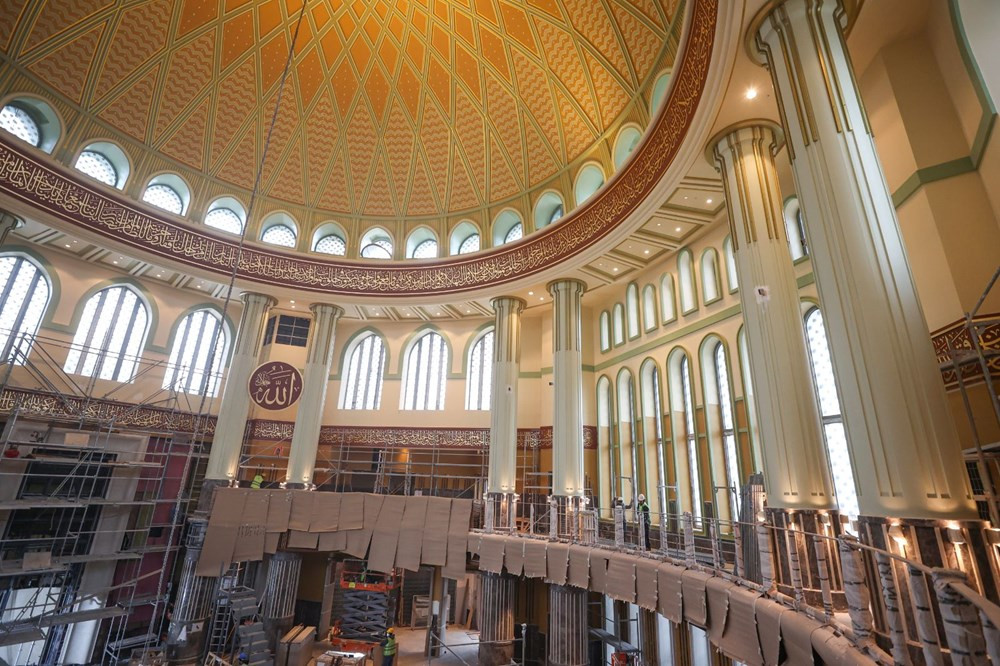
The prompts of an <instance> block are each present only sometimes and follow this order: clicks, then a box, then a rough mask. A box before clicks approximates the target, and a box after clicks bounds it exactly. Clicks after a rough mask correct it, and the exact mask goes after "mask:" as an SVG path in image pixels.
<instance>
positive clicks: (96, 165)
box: [73, 150, 118, 187]
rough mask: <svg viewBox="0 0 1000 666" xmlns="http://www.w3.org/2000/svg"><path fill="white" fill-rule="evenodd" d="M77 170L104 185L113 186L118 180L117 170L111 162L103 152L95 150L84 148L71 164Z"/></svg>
mask: <svg viewBox="0 0 1000 666" xmlns="http://www.w3.org/2000/svg"><path fill="white" fill-rule="evenodd" d="M73 166H74V168H76V170H77V171H79V172H81V173H85V174H87V175H88V176H90V177H91V178H93V179H94V180H98V181H100V182H102V183H104V184H105V185H111V186H112V187H114V186H115V183H117V182H118V170H117V169H115V166H114V165H113V164H112V163H111V160H109V159H108V158H107V157H105V156H104V153H99V152H97V151H96V150H85V151H83V152H82V153H80V156H79V157H77V158H76V164H74V165H73Z"/></svg>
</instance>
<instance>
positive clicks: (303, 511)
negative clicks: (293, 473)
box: [288, 490, 318, 532]
mask: <svg viewBox="0 0 1000 666" xmlns="http://www.w3.org/2000/svg"><path fill="white" fill-rule="evenodd" d="M289 492H290V493H291V495H292V515H291V516H289V518H288V529H290V530H298V531H299V532H308V531H309V526H310V525H311V524H312V518H313V507H315V505H316V495H317V494H318V493H315V492H312V491H309V490H292V491H289Z"/></svg>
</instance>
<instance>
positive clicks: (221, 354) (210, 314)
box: [163, 308, 229, 396]
mask: <svg viewBox="0 0 1000 666" xmlns="http://www.w3.org/2000/svg"><path fill="white" fill-rule="evenodd" d="M228 348H229V332H228V331H227V330H226V327H225V326H223V325H222V316H221V315H220V314H219V313H218V312H216V311H215V310H212V309H209V308H205V309H203V310H196V311H194V312H192V313H191V314H189V315H187V316H185V317H184V318H183V319H181V323H180V325H179V326H178V327H177V333H176V335H175V336H174V345H173V347H172V348H171V350H170V360H169V362H168V364H167V370H166V372H165V373H164V374H163V388H172V389H174V390H175V391H180V392H182V393H191V394H193V395H207V396H215V395H218V392H219V381H220V379H221V376H222V363H223V360H224V359H225V358H226V350H227V349H228Z"/></svg>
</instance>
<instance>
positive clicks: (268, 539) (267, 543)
mask: <svg viewBox="0 0 1000 666" xmlns="http://www.w3.org/2000/svg"><path fill="white" fill-rule="evenodd" d="M280 541H281V534H279V533H277V532H268V533H267V534H265V535H264V552H265V553H267V554H268V555H274V554H275V553H277V552H278V543H279V542H280Z"/></svg>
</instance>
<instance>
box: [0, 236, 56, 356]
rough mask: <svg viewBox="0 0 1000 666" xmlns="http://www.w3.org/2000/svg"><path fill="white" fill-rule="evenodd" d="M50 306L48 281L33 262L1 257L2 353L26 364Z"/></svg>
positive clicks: (0, 346)
mask: <svg viewBox="0 0 1000 666" xmlns="http://www.w3.org/2000/svg"><path fill="white" fill-rule="evenodd" d="M48 303H49V280H48V278H47V277H46V275H45V273H43V272H42V270H41V269H39V268H38V267H37V266H36V265H35V264H34V263H32V262H30V261H28V260H27V259H25V258H24V257H20V256H17V255H6V256H2V257H0V350H2V354H3V355H2V357H0V358H4V359H8V358H10V357H11V354H12V352H14V351H15V350H16V354H14V359H13V360H14V363H17V364H20V363H23V362H24V357H25V356H27V354H28V352H29V351H30V350H31V343H32V339H33V337H34V335H35V333H36V332H37V331H38V325H39V324H40V323H41V321H42V315H43V314H45V308H46V306H48Z"/></svg>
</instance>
